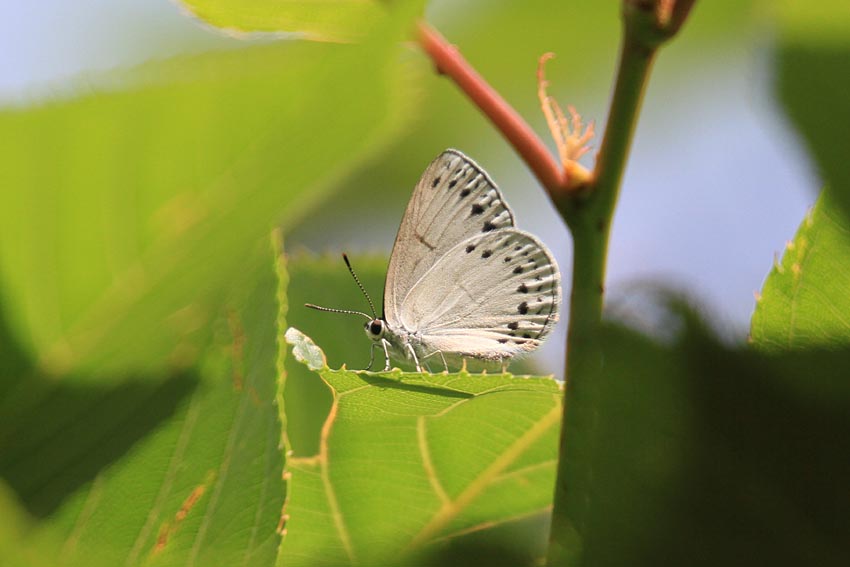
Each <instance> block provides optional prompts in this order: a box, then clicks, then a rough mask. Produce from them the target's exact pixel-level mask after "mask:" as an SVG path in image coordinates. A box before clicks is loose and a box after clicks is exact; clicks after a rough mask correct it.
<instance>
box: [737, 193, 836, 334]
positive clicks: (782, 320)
mask: <svg viewBox="0 0 850 567" xmlns="http://www.w3.org/2000/svg"><path fill="white" fill-rule="evenodd" d="M847 258H850V225H848V222H847V218H846V217H845V216H844V215H843V214H842V212H841V211H840V210H838V209H837V207H836V206H835V199H834V196H833V192H832V191H831V190H829V189H827V190H825V191H824V192H823V194H822V195H821V197H820V199H818V202H817V203H816V204H815V206H814V208H813V209H812V211H811V212H810V214H809V215H808V216H807V217H806V219H805V220H804V221H803V224H802V225H801V226H800V229H799V230H798V231H797V235H796V236H795V237H794V240H793V241H791V242H789V243H788V246H787V248H786V250H785V253H784V255H783V256H782V261H781V262H780V263H778V264H776V265H775V266H774V268H773V269H772V270H771V271H770V274H769V275H768V277H767V280H766V281H765V283H764V288H763V289H762V292H761V296H760V297H759V300H758V302H757V303H756V310H755V312H754V313H753V320H752V328H751V330H750V336H751V338H752V341H753V342H754V343H755V344H756V345H758V346H759V347H763V348H768V349H777V348H790V347H793V348H800V347H811V346H829V345H833V346H840V345H846V344H849V343H850V294H848V290H850V268H848V264H847Z"/></svg>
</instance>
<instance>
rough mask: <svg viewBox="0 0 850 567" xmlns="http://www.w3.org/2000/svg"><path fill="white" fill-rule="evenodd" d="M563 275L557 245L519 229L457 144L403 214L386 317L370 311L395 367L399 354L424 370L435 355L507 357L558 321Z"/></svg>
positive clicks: (370, 327)
mask: <svg viewBox="0 0 850 567" xmlns="http://www.w3.org/2000/svg"><path fill="white" fill-rule="evenodd" d="M355 277H356V276H355ZM560 282H561V278H560V272H559V270H558V266H557V263H556V262H555V259H554V257H553V256H552V254H551V252H549V250H548V249H547V248H546V246H545V245H543V243H542V242H540V241H539V240H538V239H537V238H536V237H535V236H533V235H531V234H529V233H527V232H524V231H522V230H519V229H517V228H515V227H514V215H513V212H512V211H511V210H510V208H509V207H508V205H507V203H505V201H504V199H503V197H502V195H501V193H500V192H499V190H498V188H497V187H496V185H495V183H493V181H492V180H491V179H490V177H489V176H488V175H487V173H486V172H485V171H484V170H483V169H481V168H480V167H479V166H478V165H477V164H476V163H475V162H474V161H472V160H471V159H469V158H468V157H466V156H465V155H464V154H463V153H461V152H459V151H457V150H451V149H450V150H446V151H445V152H443V153H442V154H440V155H439V156H438V157H437V159H435V160H434V161H433V162H432V163H431V164H430V165H429V166H428V168H427V169H426V170H425V173H424V174H423V175H422V178H421V179H420V180H419V183H418V184H417V186H416V188H415V189H414V191H413V195H412V197H411V199H410V202H409V203H408V205H407V209H406V210H405V213H404V216H403V217H402V221H401V226H400V227H399V231H398V235H397V236H396V241H395V244H394V245H393V251H392V254H391V255H390V262H389V266H388V269H387V279H386V284H385V287H384V314H383V316H382V317H380V318H379V317H377V316H373V317H369V316H368V315H365V314H362V313H361V315H365V316H366V318H367V319H370V320H369V321H368V322H367V323H366V326H365V330H366V334H367V336H369V338H370V339H372V341H373V348H374V347H375V346H378V347H380V349H381V350H383V352H384V355H385V360H386V366H385V368H386V369H389V367H390V359H391V358H394V359H400V360H407V361H410V362H412V363H413V364H414V365H415V366H416V368H417V370H421V369H422V366H423V364H424V365H426V366H430V364H429V363H428V361H430V360H434V359H435V358H436V359H437V360H439V361H440V363H441V365H443V366H444V367H445V368H446V369H448V365H449V362H450V361H451V362H454V361H456V360H459V359H466V358H474V359H478V360H483V361H492V362H502V363H505V362H506V361H508V360H510V359H512V358H515V357H517V356H519V355H522V354H526V353H529V352H531V351H533V350H535V349H536V348H537V347H538V346H540V344H541V342H542V341H543V339H544V338H545V337H546V335H548V334H549V333H550V332H551V330H552V329H553V328H554V326H555V323H556V322H557V320H558V313H559V309H560V303H561V285H560ZM358 283H359V282H358ZM370 366H371V364H370Z"/></svg>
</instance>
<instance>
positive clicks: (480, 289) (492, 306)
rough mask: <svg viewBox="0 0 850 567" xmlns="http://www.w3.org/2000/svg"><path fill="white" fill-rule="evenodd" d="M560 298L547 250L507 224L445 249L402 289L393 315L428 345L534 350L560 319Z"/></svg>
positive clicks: (476, 350) (486, 353) (508, 352)
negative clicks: (403, 292)
mask: <svg viewBox="0 0 850 567" xmlns="http://www.w3.org/2000/svg"><path fill="white" fill-rule="evenodd" d="M560 303H561V285H560V273H559V271H558V266H557V264H556V263H555V260H554V258H553V257H552V255H551V253H550V252H549V251H548V250H547V249H546V247H545V246H544V245H543V244H542V243H541V242H540V241H539V240H537V239H536V238H535V237H534V236H532V235H530V234H528V233H526V232H523V231H521V230H518V229H515V228H508V229H502V230H497V231H492V232H487V233H483V234H477V235H475V236H473V237H471V238H468V239H467V240H465V241H463V242H460V243H458V244H456V245H455V246H453V247H452V248H451V249H449V250H447V251H446V252H445V253H444V254H443V255H442V257H440V258H439V260H438V261H437V262H436V263H435V264H434V265H433V266H431V267H430V269H429V270H428V271H427V272H426V273H425V274H424V275H423V276H422V277H421V278H420V279H419V281H417V283H416V284H415V285H414V286H413V288H412V289H411V290H410V291H409V293H408V294H407V295H406V297H405V299H404V300H403V302H402V304H401V309H400V311H399V317H400V323H401V324H402V326H403V327H404V328H405V329H407V330H409V331H413V332H418V333H419V334H420V335H421V337H422V341H423V343H424V344H427V345H428V347H429V348H431V349H433V350H439V351H441V352H444V353H460V354H463V355H466V356H473V357H477V358H490V359H499V358H506V357H510V356H513V355H514V354H517V353H519V352H527V351H530V350H534V349H535V348H536V347H537V346H538V345H539V344H540V341H541V340H542V339H543V338H544V337H545V336H546V335H547V334H548V333H549V332H551V330H552V328H553V327H554V325H555V322H556V321H557V320H558V311H559V308H560Z"/></svg>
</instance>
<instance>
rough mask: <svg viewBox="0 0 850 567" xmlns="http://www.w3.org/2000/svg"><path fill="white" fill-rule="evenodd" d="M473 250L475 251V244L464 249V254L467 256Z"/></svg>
mask: <svg viewBox="0 0 850 567" xmlns="http://www.w3.org/2000/svg"><path fill="white" fill-rule="evenodd" d="M473 250H475V244H470V245H469V246H467V247H466V253H467V254H469V253H470V252H472V251H473Z"/></svg>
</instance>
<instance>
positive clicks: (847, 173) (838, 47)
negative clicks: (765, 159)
mask: <svg viewBox="0 0 850 567" xmlns="http://www.w3.org/2000/svg"><path fill="white" fill-rule="evenodd" d="M777 11H778V13H779V23H780V33H779V35H778V44H779V45H778V48H777V51H778V57H777V66H778V71H777V76H778V85H777V89H778V91H779V98H780V100H781V102H782V104H783V105H784V106H785V109H786V111H787V112H788V115H789V116H790V117H791V120H792V121H793V122H794V124H795V125H796V126H797V128H798V129H799V130H800V132H801V134H802V135H803V138H804V139H805V140H806V142H807V144H808V146H809V149H810V150H811V152H812V156H813V158H814V161H815V162H816V163H817V165H818V168H819V169H820V173H821V175H822V176H823V177H824V180H825V181H826V183H827V184H828V185H829V186H830V187H831V188H832V190H833V191H834V194H835V202H836V204H837V205H838V206H839V207H841V208H842V209H843V211H844V214H845V215H850V165H848V162H847V148H848V147H850V131H848V129H847V126H846V125H847V124H850V3H848V2H846V1H844V0H824V1H822V2H816V3H811V2H805V1H804V0H783V1H782V2H780V3H779V5H778V6H777Z"/></svg>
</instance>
